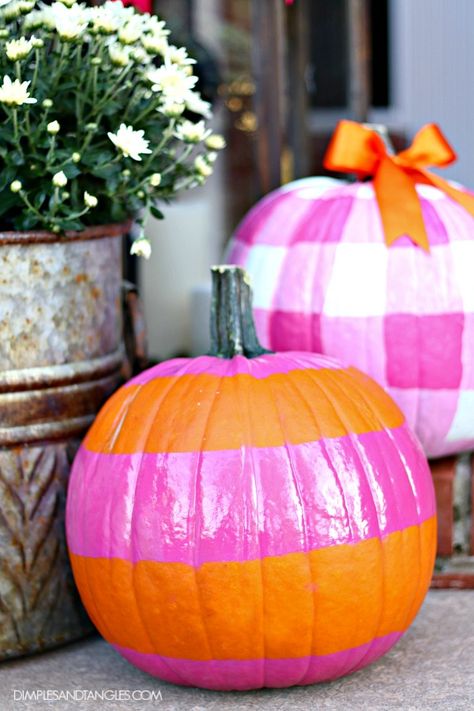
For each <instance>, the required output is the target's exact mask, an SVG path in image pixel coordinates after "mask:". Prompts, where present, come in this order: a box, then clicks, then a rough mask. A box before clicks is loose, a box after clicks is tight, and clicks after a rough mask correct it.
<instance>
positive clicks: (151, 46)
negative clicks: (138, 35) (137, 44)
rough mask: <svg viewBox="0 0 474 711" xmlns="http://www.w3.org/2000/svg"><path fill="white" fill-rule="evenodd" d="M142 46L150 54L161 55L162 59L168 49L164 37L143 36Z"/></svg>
mask: <svg viewBox="0 0 474 711" xmlns="http://www.w3.org/2000/svg"><path fill="white" fill-rule="evenodd" d="M142 45H143V46H144V48H145V49H146V51H147V52H149V53H150V54H161V55H162V56H163V57H164V56H165V54H166V52H167V50H168V48H169V44H168V40H167V39H166V37H160V36H159V35H145V36H144V37H142Z"/></svg>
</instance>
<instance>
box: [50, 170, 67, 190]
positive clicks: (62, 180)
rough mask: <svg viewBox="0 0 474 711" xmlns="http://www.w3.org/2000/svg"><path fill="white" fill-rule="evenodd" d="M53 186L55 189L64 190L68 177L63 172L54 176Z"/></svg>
mask: <svg viewBox="0 0 474 711" xmlns="http://www.w3.org/2000/svg"><path fill="white" fill-rule="evenodd" d="M53 185H54V187H55V188H64V187H65V186H66V185H67V177H66V175H65V174H64V172H63V171H62V170H60V171H59V172H58V173H55V174H54V175H53Z"/></svg>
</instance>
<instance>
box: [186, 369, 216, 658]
mask: <svg viewBox="0 0 474 711" xmlns="http://www.w3.org/2000/svg"><path fill="white" fill-rule="evenodd" d="M221 381H222V378H220V381H219V382H221ZM219 392H220V389H219V386H218V387H217V388H216V389H215V390H214V397H213V399H212V401H211V403H210V405H209V410H208V413H207V418H206V423H205V425H204V430H203V433H202V439H201V446H200V447H199V449H198V452H199V455H198V460H197V462H196V469H195V477H194V486H193V492H194V496H193V512H192V517H193V524H194V525H193V538H194V550H193V557H194V566H193V569H194V581H195V585H196V597H197V602H198V607H199V609H200V612H201V618H202V628H203V630H204V637H205V639H206V642H207V646H208V650H209V655H210V658H211V659H214V658H215V654H214V653H213V650H212V644H211V635H210V633H209V630H208V629H207V626H206V615H205V614H204V609H203V604H202V594H201V590H200V585H199V580H198V577H197V570H198V566H197V565H196V561H197V558H198V545H199V541H200V536H199V535H198V532H199V530H200V529H199V528H198V513H197V501H198V492H199V476H200V470H201V466H202V461H203V444H204V440H205V439H206V433H207V428H208V426H209V422H210V420H211V416H212V411H213V409H215V405H216V400H217V396H218V394H219ZM201 508H202V507H201Z"/></svg>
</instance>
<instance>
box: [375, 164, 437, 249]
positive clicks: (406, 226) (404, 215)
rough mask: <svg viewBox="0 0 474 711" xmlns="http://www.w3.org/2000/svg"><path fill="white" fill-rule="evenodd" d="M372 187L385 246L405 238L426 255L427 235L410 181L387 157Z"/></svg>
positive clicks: (416, 195) (418, 200)
mask: <svg viewBox="0 0 474 711" xmlns="http://www.w3.org/2000/svg"><path fill="white" fill-rule="evenodd" d="M373 184H374V190H375V196H376V198H377V203H378V206H379V209H380V216H381V219H382V225H383V230H384V233H385V243H386V244H387V246H388V247H390V245H391V244H393V242H395V240H397V239H398V238H399V237H402V236H403V235H407V236H408V237H409V238H410V239H411V240H412V241H413V242H414V243H415V244H417V245H418V246H419V247H421V248H422V249H424V250H425V251H426V252H429V251H430V245H429V241H428V235H427V233H426V229H425V223H424V221H423V214H422V211H421V203H420V199H419V197H418V193H417V192H416V188H415V182H414V180H413V179H412V178H411V177H410V176H409V175H407V173H406V172H405V171H404V170H403V169H401V168H400V167H399V166H397V165H396V164H395V163H394V162H393V160H392V159H391V158H390V157H389V156H387V157H385V158H383V159H382V160H381V162H380V165H379V168H378V170H377V173H376V174H375V177H374V181H373Z"/></svg>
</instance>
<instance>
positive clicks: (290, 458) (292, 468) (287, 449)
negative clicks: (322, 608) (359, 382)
mask: <svg viewBox="0 0 474 711" xmlns="http://www.w3.org/2000/svg"><path fill="white" fill-rule="evenodd" d="M269 390H270V393H271V397H272V400H273V404H274V407H275V410H276V412H277V415H278V419H279V422H280V428H281V432H282V435H283V439H284V441H285V444H284V450H285V452H286V456H287V460H288V465H289V471H290V473H291V479H292V481H293V484H294V488H295V492H296V496H297V499H298V504H299V508H300V511H301V529H302V530H301V532H302V534H303V538H304V549H305V550H304V553H305V561H306V565H307V569H308V586H310V589H311V586H312V584H313V581H312V575H311V563H310V560H309V557H308V555H307V546H308V543H309V538H308V525H307V521H306V513H305V512H306V507H305V505H304V499H303V496H302V493H301V487H300V485H299V482H298V477H297V474H296V467H295V465H294V459H293V454H292V452H291V449H290V447H289V446H288V441H287V437H286V428H285V424H284V421H283V418H282V417H281V411H280V409H279V407H278V404H277V400H276V397H275V391H274V389H273V387H272V385H270V388H269ZM298 394H299V396H300V398H301V399H302V401H303V402H304V403H305V406H306V407H307V408H308V410H310V411H311V414H312V416H313V417H314V413H313V412H312V410H311V407H310V405H309V403H308V402H307V401H306V400H305V399H304V398H302V397H301V393H300V392H299V391H298ZM323 441H324V440H323ZM260 559H262V554H261V553H260ZM260 567H261V568H262V563H261V562H260ZM312 610H313V613H312V618H311V623H308V624H309V628H310V630H311V634H310V640H309V641H310V647H309V654H311V650H312V648H313V643H314V627H315V623H316V614H315V601H314V595H313V596H312ZM308 669H309V663H308ZM308 669H307V670H306V672H305V674H304V675H303V677H302V678H304V676H305V675H306V674H307V672H308Z"/></svg>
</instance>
